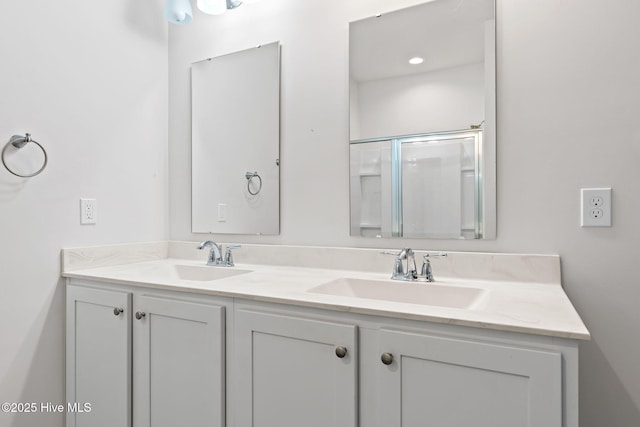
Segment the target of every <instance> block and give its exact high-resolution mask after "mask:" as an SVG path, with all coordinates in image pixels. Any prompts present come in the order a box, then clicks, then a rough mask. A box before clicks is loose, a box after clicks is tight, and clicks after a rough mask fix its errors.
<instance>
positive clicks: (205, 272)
mask: <svg viewBox="0 0 640 427" xmlns="http://www.w3.org/2000/svg"><path fill="white" fill-rule="evenodd" d="M173 269H174V272H175V275H176V276H177V277H178V279H180V280H192V281H198V282H207V281H210V280H218V279H224V278H225V277H232V276H237V275H238V274H245V273H250V272H251V270H242V269H238V268H233V267H210V266H205V265H203V266H196V265H179V264H178V265H174V266H173Z"/></svg>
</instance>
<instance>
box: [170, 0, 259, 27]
mask: <svg viewBox="0 0 640 427" xmlns="http://www.w3.org/2000/svg"><path fill="white" fill-rule="evenodd" d="M259 1H260V0H244V1H240V0H197V6H198V9H200V10H201V11H202V12H204V13H206V14H208V15H222V14H223V13H225V12H226V11H227V10H231V9H235V8H237V7H240V6H241V5H242V4H243V3H247V4H253V3H258V2H259ZM164 17H165V18H166V20H167V21H169V22H171V23H172V24H178V25H184V24H188V23H189V22H191V20H192V19H193V10H192V9H191V2H190V0H165V3H164Z"/></svg>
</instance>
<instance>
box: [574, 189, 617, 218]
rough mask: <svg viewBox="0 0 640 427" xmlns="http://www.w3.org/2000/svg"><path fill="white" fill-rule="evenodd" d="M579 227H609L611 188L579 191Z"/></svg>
mask: <svg viewBox="0 0 640 427" xmlns="http://www.w3.org/2000/svg"><path fill="white" fill-rule="evenodd" d="M580 226H581V227H611V188H582V189H580Z"/></svg>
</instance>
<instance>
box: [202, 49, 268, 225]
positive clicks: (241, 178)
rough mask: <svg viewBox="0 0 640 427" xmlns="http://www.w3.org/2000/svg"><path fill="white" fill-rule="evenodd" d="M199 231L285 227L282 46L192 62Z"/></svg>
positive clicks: (249, 50)
mask: <svg viewBox="0 0 640 427" xmlns="http://www.w3.org/2000/svg"><path fill="white" fill-rule="evenodd" d="M191 102H192V111H191V114H192V141H191V149H192V151H191V156H192V165H191V166H192V180H191V189H192V205H191V209H192V231H193V232H194V233H222V234H224V233H230V234H278V233H279V232H280V202H279V200H280V184H279V179H280V178H279V177H280V173H279V164H280V161H279V157H280V154H279V150H280V45H279V43H277V42H276V43H270V44H266V45H262V46H258V47H256V48H252V49H248V50H243V51H240V52H234V53H231V54H228V55H223V56H219V57H216V58H209V59H206V60H203V61H199V62H196V63H194V64H192V66H191Z"/></svg>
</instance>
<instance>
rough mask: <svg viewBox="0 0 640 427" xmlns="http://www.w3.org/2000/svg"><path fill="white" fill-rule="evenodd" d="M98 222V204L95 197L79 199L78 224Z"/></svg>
mask: <svg viewBox="0 0 640 427" xmlns="http://www.w3.org/2000/svg"><path fill="white" fill-rule="evenodd" d="M97 222H98V204H97V201H96V199H80V224H82V225H87V224H96V223H97Z"/></svg>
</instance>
